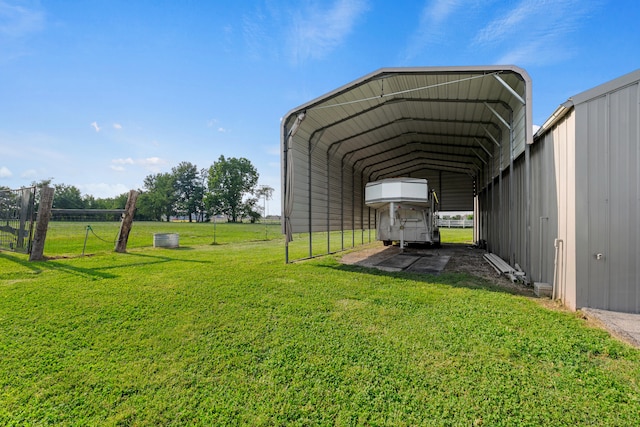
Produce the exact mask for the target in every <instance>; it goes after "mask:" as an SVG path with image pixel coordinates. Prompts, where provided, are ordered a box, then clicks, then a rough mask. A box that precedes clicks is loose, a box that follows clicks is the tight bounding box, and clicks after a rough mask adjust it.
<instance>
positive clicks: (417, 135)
mask: <svg viewBox="0 0 640 427" xmlns="http://www.w3.org/2000/svg"><path fill="white" fill-rule="evenodd" d="M530 91H531V88H530V79H529V77H528V75H527V73H526V72H525V71H524V70H522V69H520V68H518V67H513V66H504V67H497V66H489V67H418V68H386V69H381V70H378V71H376V72H374V73H371V74H369V75H367V76H364V77H362V78H361V79H358V80H356V81H354V82H352V83H350V84H347V85H345V86H343V87H341V88H338V89H336V90H334V91H332V92H330V93H328V94H326V95H324V96H322V97H319V98H317V99H315V100H312V101H310V102H308V103H306V104H304V105H302V106H300V107H298V108H296V109H294V110H292V111H291V112H290V113H289V114H288V115H287V116H286V117H285V119H284V120H283V125H282V148H283V157H282V158H283V193H284V194H283V196H284V197H283V204H285V203H287V200H288V201H289V203H291V205H290V206H288V209H287V208H284V209H283V212H285V213H287V212H289V213H290V215H291V216H292V218H296V221H293V222H292V221H286V220H285V224H288V223H292V224H293V223H295V224H303V223H304V221H300V220H299V218H298V217H299V216H301V215H303V216H304V215H307V216H309V212H310V211H318V212H325V211H326V206H324V205H323V202H322V201H323V200H334V199H335V195H334V194H330V195H329V196H327V195H326V194H325V195H323V196H322V197H321V196H320V195H313V194H312V195H311V197H309V195H305V196H303V195H301V194H298V192H300V191H305V190H303V189H302V188H306V191H311V192H315V191H319V192H325V193H333V192H335V188H339V187H340V186H342V185H343V184H344V182H343V181H344V180H345V178H344V176H345V175H344V173H345V171H346V173H348V174H349V177H351V176H356V175H357V176H359V177H361V181H362V184H361V185H364V184H366V182H367V180H373V179H379V178H383V177H388V176H397V175H403V174H404V175H407V174H413V175H412V176H416V175H419V174H420V173H421V172H420V171H421V170H439V171H446V172H447V173H458V174H460V176H463V177H465V176H466V177H469V179H462V180H456V179H451V180H449V181H448V182H442V183H440V185H441V186H442V188H443V189H445V190H446V191H447V192H449V193H451V194H463V195H468V197H469V201H468V206H471V207H472V206H473V200H472V196H473V186H472V182H473V177H475V176H477V175H478V174H479V173H480V171H481V169H482V167H483V165H489V164H493V165H495V170H494V171H493V176H496V175H497V174H498V172H499V171H500V170H503V169H506V168H507V167H509V163H510V152H511V150H512V149H513V152H512V154H513V155H514V156H517V155H519V154H520V153H521V152H522V151H524V146H525V144H526V143H531V140H532V136H531V130H530V129H528V128H527V127H530V126H531V111H530V103H529V102H528V100H530V96H531V94H530ZM521 100H525V104H522V102H521ZM301 114H304V120H303V121H302V122H299V123H298V124H297V125H295V123H297V118H298V117H299V116H300V115H301ZM507 126H511V129H509V128H507ZM294 127H295V128H296V129H295V132H294V133H293V134H291V130H292V129H294ZM288 150H292V151H293V152H295V155H293V156H288V155H287V154H286V153H287V151H288ZM492 156H493V159H494V160H495V161H494V162H490V159H491V158H492ZM289 159H293V160H289ZM304 159H306V160H304ZM299 162H306V163H307V164H306V165H305V166H302V165H299V164H298V163H299ZM336 164H337V165H340V166H339V167H338V168H336V166H335V165H336ZM310 169H311V172H310ZM339 169H342V170H339ZM285 170H288V172H284V171H285ZM303 175H304V178H303ZM309 175H310V176H311V179H312V181H313V180H314V179H315V180H320V181H321V182H322V183H321V184H320V185H317V183H315V184H312V185H309V184H308V176H309ZM299 179H302V180H303V181H304V182H305V183H307V184H306V185H303V186H298V185H296V184H295V182H296V181H297V180H299ZM349 179H351V178H349ZM485 181H486V179H484V180H483V182H485ZM316 185H317V186H316ZM467 187H469V188H467ZM287 193H291V194H289V196H290V197H287ZM352 199H353V197H352ZM345 202H346V203H347V204H348V205H349V204H350V203H351V201H345ZM301 203H306V204H307V206H304V207H302V206H300V204H301ZM314 203H316V205H314ZM462 204H464V203H458V205H462ZM283 207H284V206H283ZM343 210H348V211H354V207H353V206H350V205H349V206H347V207H344V208H343ZM285 216H286V214H285ZM328 222H329V223H331V220H330V221H328ZM285 227H286V226H285ZM311 228H312V227H311V224H307V228H306V229H301V230H295V231H321V230H315V229H313V230H312V229H311Z"/></svg>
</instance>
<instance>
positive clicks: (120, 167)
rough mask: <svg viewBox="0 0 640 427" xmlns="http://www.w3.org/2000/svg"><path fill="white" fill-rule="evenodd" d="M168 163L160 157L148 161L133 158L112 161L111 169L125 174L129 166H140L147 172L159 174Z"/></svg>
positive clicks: (150, 158) (149, 158)
mask: <svg viewBox="0 0 640 427" xmlns="http://www.w3.org/2000/svg"><path fill="white" fill-rule="evenodd" d="M167 164H168V162H167V161H166V160H164V159H161V158H160V157H148V158H146V159H132V158H131V157H126V158H120V159H112V160H111V165H109V167H110V168H111V170H114V171H116V172H124V171H125V170H126V167H127V166H140V167H142V168H143V169H145V170H149V171H152V172H159V171H160V170H161V169H162V168H163V167H164V166H166V165H167Z"/></svg>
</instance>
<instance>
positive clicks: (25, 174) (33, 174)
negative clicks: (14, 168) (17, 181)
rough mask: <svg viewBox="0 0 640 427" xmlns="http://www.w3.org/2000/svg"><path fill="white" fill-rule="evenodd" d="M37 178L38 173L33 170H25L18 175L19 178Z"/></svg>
mask: <svg viewBox="0 0 640 427" xmlns="http://www.w3.org/2000/svg"><path fill="white" fill-rule="evenodd" d="M37 176H38V171H36V170H35V169H27V170H26V171H24V172H22V173H21V174H20V178H35V177H37Z"/></svg>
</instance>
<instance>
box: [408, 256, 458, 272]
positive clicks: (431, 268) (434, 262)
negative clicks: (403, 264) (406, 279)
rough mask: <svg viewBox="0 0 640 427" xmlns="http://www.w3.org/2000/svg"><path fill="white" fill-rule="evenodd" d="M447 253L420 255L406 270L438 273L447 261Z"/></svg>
mask: <svg viewBox="0 0 640 427" xmlns="http://www.w3.org/2000/svg"><path fill="white" fill-rule="evenodd" d="M449 258H451V257H450V256H448V255H440V256H438V255H433V256H422V257H420V259H418V260H417V261H416V262H414V263H413V264H411V265H410V266H409V268H407V271H412V272H414V273H429V274H439V273H440V272H441V271H442V270H444V268H445V267H446V266H447V263H448V262H449Z"/></svg>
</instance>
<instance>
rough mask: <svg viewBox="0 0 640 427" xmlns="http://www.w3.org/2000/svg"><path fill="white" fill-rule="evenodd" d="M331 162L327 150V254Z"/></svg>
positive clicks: (329, 225) (328, 245)
mask: <svg viewBox="0 0 640 427" xmlns="http://www.w3.org/2000/svg"><path fill="white" fill-rule="evenodd" d="M330 171H331V160H330V154H329V150H327V253H331V173H330Z"/></svg>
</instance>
